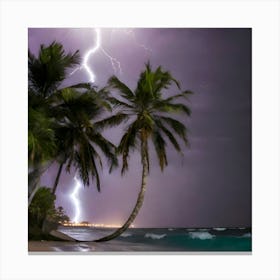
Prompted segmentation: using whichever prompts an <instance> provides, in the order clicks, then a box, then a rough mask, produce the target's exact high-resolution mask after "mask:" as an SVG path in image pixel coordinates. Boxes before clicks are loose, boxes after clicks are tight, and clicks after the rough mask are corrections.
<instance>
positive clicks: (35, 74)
mask: <svg viewBox="0 0 280 280" xmlns="http://www.w3.org/2000/svg"><path fill="white" fill-rule="evenodd" d="M79 61H80V57H79V54H78V51H77V52H75V53H74V54H72V53H68V54H65V52H64V50H63V47H62V45H61V44H59V43H56V42H53V43H52V44H51V45H49V46H47V47H46V46H44V45H41V47H40V51H39V55H38V57H35V56H34V55H33V54H32V53H31V52H30V51H28V167H29V171H28V205H30V203H31V201H32V199H33V197H34V195H35V193H36V191H37V190H38V186H39V180H40V177H41V175H42V174H43V173H44V171H45V170H46V169H47V168H48V166H49V165H50V164H51V163H52V162H53V159H54V157H55V155H56V151H57V147H56V141H55V132H54V123H55V121H54V118H53V116H52V115H51V114H50V111H51V110H50V108H51V103H50V100H49V97H50V96H51V95H52V94H54V93H55V92H56V91H57V89H58V88H59V87H60V86H61V83H62V82H63V81H64V79H65V78H66V75H67V72H68V71H69V70H70V69H71V68H72V67H74V66H77V65H78V64H79Z"/></svg>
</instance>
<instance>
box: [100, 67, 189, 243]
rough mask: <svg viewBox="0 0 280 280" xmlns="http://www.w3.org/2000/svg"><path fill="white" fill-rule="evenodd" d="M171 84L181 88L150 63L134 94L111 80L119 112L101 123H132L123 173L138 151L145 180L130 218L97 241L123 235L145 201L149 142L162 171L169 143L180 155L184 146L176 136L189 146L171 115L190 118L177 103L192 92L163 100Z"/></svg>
mask: <svg viewBox="0 0 280 280" xmlns="http://www.w3.org/2000/svg"><path fill="white" fill-rule="evenodd" d="M172 83H174V84H175V86H176V87H177V88H178V89H179V90H180V85H179V82H178V81H177V80H175V79H174V78H173V77H172V76H171V74H170V73H169V72H168V71H163V70H162V68H161V67H158V68H157V69H156V70H155V71H152V69H151V66H150V64H149V63H147V64H146V69H145V70H144V71H143V72H142V73H141V74H140V78H139V81H138V84H137V87H136V89H135V90H134V91H132V90H131V89H130V88H129V87H128V86H126V85H125V84H124V83H122V82H121V81H120V80H119V79H118V78H117V77H115V76H113V77H112V78H110V80H109V85H110V86H111V88H113V89H116V90H118V92H119V93H120V97H119V98H117V97H114V96H111V98H110V101H111V102H112V104H114V106H115V108H117V113H116V114H115V115H113V116H111V117H110V118H108V119H105V120H103V121H102V122H100V123H99V125H100V126H101V127H103V128H104V127H108V126H112V125H116V124H119V123H121V122H123V121H124V122H127V121H129V120H130V123H129V125H128V126H127V128H126V131H125V133H124V135H123V136H122V138H121V141H120V144H119V147H118V152H119V153H120V154H121V155H122V170H121V173H122V174H124V172H125V171H127V170H128V157H129V153H130V152H131V151H132V150H134V149H136V148H139V150H140V155H141V163H142V180H141V188H140V192H139V194H138V198H137V201H136V204H135V207H134V208H133V210H132V212H131V214H130V216H129V217H128V219H127V220H126V222H125V223H124V224H123V226H122V227H120V228H119V229H117V230H116V231H115V232H113V233H112V234H110V235H108V236H106V237H103V238H101V239H98V240H96V241H98V242H101V241H108V240H111V239H113V238H116V237H117V236H119V235H120V234H122V233H123V232H124V231H125V230H126V229H127V228H128V227H129V226H130V225H131V224H132V222H133V221H134V219H135V217H136V216H137V214H138V212H139V210H140V208H141V206H142V204H143V200H144V194H145V191H146V183H147V176H148V173H149V169H150V160H149V141H151V142H152V144H153V146H154V148H155V151H156V154H157V158H158V161H159V165H160V168H161V170H162V171H163V169H164V167H166V166H167V163H168V162H167V156H166V141H165V139H164V137H167V139H168V140H169V141H170V143H171V144H172V145H173V146H174V148H175V149H176V150H177V151H178V152H180V153H181V147H180V145H179V143H178V141H177V139H176V137H175V135H177V136H178V137H179V138H181V139H182V140H183V141H184V142H185V144H188V138H187V129H186V127H185V125H184V124H183V123H181V122H180V121H178V120H176V119H174V118H172V117H171V116H170V114H172V113H184V114H186V116H187V117H189V116H190V115H191V110H190V108H189V107H188V106H186V105H184V104H183V103H174V101H176V100H177V99H179V98H187V97H188V96H189V95H190V94H191V93H192V92H191V91H183V92H181V93H179V94H176V95H173V96H171V97H167V98H165V97H164V91H165V90H167V89H170V86H171V85H172Z"/></svg>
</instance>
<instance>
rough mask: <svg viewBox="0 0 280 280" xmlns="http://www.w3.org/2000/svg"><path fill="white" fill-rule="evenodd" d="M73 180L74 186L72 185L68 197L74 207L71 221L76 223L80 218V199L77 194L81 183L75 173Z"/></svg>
mask: <svg viewBox="0 0 280 280" xmlns="http://www.w3.org/2000/svg"><path fill="white" fill-rule="evenodd" d="M74 180H75V186H74V189H73V192H72V193H71V194H70V198H71V199H72V201H73V204H74V209H75V216H74V218H73V222H74V223H78V222H79V221H80V220H81V218H80V216H81V209H80V200H79V198H78V196H77V195H78V193H79V190H80V188H81V186H82V184H81V182H80V180H79V179H78V178H77V175H75V177H74Z"/></svg>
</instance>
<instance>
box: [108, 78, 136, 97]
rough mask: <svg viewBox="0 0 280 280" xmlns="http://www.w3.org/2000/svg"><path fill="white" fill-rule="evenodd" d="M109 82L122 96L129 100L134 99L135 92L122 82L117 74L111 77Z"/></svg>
mask: <svg viewBox="0 0 280 280" xmlns="http://www.w3.org/2000/svg"><path fill="white" fill-rule="evenodd" d="M108 84H109V86H110V87H111V88H114V89H117V90H118V91H119V92H120V94H121V96H122V97H123V98H125V99H128V100H133V99H134V93H133V92H132V91H131V90H130V88H129V87H128V86H126V85H125V84H124V83H122V82H121V81H120V80H119V79H118V78H117V77H116V76H113V77H111V78H110V79H109V81H108Z"/></svg>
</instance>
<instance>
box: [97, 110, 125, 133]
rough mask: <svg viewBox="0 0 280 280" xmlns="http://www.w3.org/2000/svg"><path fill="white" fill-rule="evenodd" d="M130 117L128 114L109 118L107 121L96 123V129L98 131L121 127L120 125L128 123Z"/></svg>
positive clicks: (118, 114)
mask: <svg viewBox="0 0 280 280" xmlns="http://www.w3.org/2000/svg"><path fill="white" fill-rule="evenodd" d="M128 117H129V116H128V115H127V114H122V113H117V114H115V115H113V116H111V117H108V118H106V119H103V120H101V121H98V122H96V123H95V124H94V127H95V128H96V129H98V130H99V129H104V128H110V127H114V126H116V125H119V124H120V123H122V122H124V121H126V120H127V119H128Z"/></svg>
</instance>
